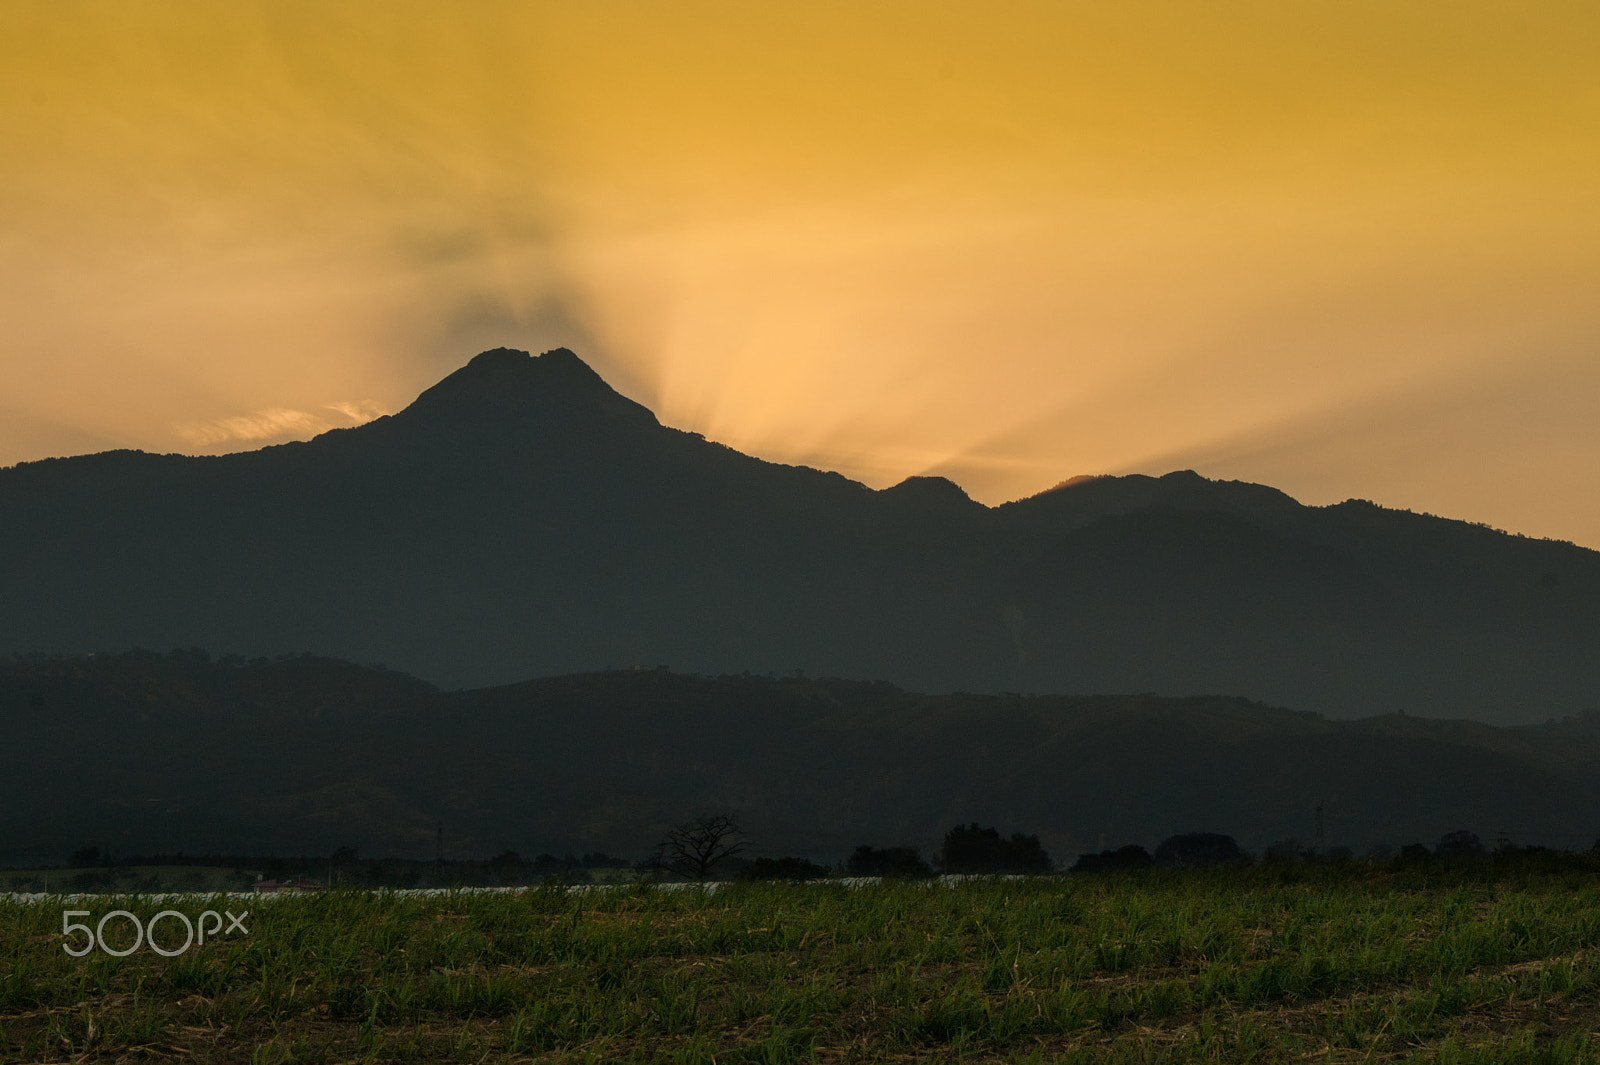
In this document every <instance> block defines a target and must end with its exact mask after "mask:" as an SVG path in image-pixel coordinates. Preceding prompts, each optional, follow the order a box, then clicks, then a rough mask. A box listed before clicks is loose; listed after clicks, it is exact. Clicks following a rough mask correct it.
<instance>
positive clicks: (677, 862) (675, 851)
mask: <svg viewBox="0 0 1600 1065" xmlns="http://www.w3.org/2000/svg"><path fill="white" fill-rule="evenodd" d="M748 846H750V841H749V840H747V839H745V838H744V833H743V832H742V831H740V829H739V826H738V824H737V823H735V822H734V820H733V818H731V817H729V816H728V815H727V814H715V815H713V816H710V817H702V818H699V819H698V820H695V821H686V822H684V823H683V824H681V825H674V826H673V827H672V829H671V831H669V832H668V833H667V835H666V838H665V839H663V840H662V841H661V843H660V844H659V845H658V846H657V847H656V856H655V861H654V862H653V863H652V864H654V865H655V866H656V867H657V868H658V869H667V870H670V871H672V872H674V873H677V874H678V875H679V876H686V877H688V878H690V879H691V880H693V881H694V882H695V883H697V884H703V883H705V882H706V877H708V876H710V875H711V869H712V867H713V866H715V865H717V864H718V863H719V862H722V861H725V860H727V859H729V858H732V857H733V856H734V855H736V854H739V853H740V852H741V851H743V850H744V849H745V848H746V847H748Z"/></svg>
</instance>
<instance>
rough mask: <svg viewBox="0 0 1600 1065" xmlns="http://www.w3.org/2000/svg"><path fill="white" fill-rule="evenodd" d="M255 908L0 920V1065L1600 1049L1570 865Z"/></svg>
mask: <svg viewBox="0 0 1600 1065" xmlns="http://www.w3.org/2000/svg"><path fill="white" fill-rule="evenodd" d="M169 905H170V904H159V905H156V904H147V903H141V902H140V901H138V900H137V899H131V900H120V901H119V902H117V903H115V904H113V902H112V901H111V900H105V901H97V902H96V903H94V904H90V903H74V904H73V907H72V908H74V909H83V908H89V909H91V911H92V913H93V917H92V920H98V918H99V916H100V915H101V914H103V913H104V912H107V911H109V910H111V909H113V908H115V907H116V906H124V907H125V908H127V909H131V910H133V911H135V912H136V913H140V914H141V915H142V916H143V917H145V918H148V917H149V916H151V915H153V914H154V912H155V911H156V910H157V909H161V908H167V907H168V906H169ZM243 905H248V906H249V908H250V909H251V916H250V918H249V919H248V920H247V922H246V923H247V924H248V925H249V927H250V935H249V936H248V937H246V938H241V937H239V936H237V935H236V936H234V937H232V938H231V939H228V938H222V939H218V940H216V941H214V942H211V943H208V944H207V945H206V946H205V948H204V949H193V950H191V951H190V952H189V953H188V954H185V955H183V956H181V957H177V958H171V959H164V958H161V957H159V956H157V955H154V954H151V953H150V952H149V951H147V950H146V951H140V952H139V953H136V954H134V955H131V956H129V957H127V958H120V959H119V958H112V957H108V956H106V955H104V954H100V953H98V952H97V953H95V954H93V955H91V956H89V957H85V958H83V959H74V958H71V957H69V956H67V955H66V954H65V952H64V951H63V950H62V947H61V942H62V941H61V936H60V928H61V914H60V908H59V907H57V906H54V905H51V906H42V905H19V904H10V903H7V904H0V1061H68V1060H72V1061H77V1060H106V1061H112V1060H122V1059H131V1058H134V1057H143V1058H151V1059H158V1060H159V1059H169V1060H178V1059H182V1060H186V1061H204V1060H214V1061H241V1062H244V1061H250V1062H274V1063H276V1062H302V1061H348V1060H381V1061H391V1060H393V1061H421V1060H429V1061H432V1060H454V1061H463V1062H477V1061H486V1060H487V1061H507V1060H551V1061H617V1060H623V1061H641V1062H644V1061H674V1062H677V1061H682V1062H712V1061H716V1062H723V1063H726V1062H792V1061H813V1060H816V1061H913V1060H915V1061H926V1060H944V1061H949V1062H956V1061H974V1062H975V1061H1040V1062H1045V1061H1052V1062H1053V1061H1081V1062H1091V1061H1092V1062H1102V1061H1110V1062H1167V1061H1170V1062H1199V1061H1206V1062H1222V1061H1227V1062H1232V1061H1299V1060H1312V1061H1319V1062H1326V1061H1333V1062H1379V1061H1426V1062H1451V1063H1456V1062H1460V1063H1466V1062H1496V1063H1516V1062H1577V1061H1591V1060H1593V1061H1600V1037H1596V1036H1594V1035H1592V1034H1591V1033H1594V1032H1596V1031H1600V952H1597V950H1596V947H1597V945H1600V878H1596V876H1595V875H1594V873H1592V872H1591V871H1588V870H1587V869H1585V868H1580V867H1577V866H1574V867H1572V868H1569V869H1561V868H1546V869H1543V870H1540V869H1507V868H1499V867H1494V866H1492V865H1491V864H1490V863H1482V864H1480V865H1478V866H1471V867H1457V868H1453V869H1452V868H1449V867H1441V866H1437V865H1434V866H1426V867H1414V868H1404V867H1401V868H1367V867H1363V866H1355V865H1352V866H1348V867H1344V868H1314V867H1305V868H1289V869H1277V868H1272V867H1258V868H1252V869H1235V870H1218V871H1194V872H1186V873H1178V872H1152V873H1146V874H1128V875H1117V876H1105V877H1064V878H1039V879H1032V880H1020V881H972V882H967V883H964V884H961V885H958V886H944V885H937V884H904V883H903V884H884V885H880V886H874V887H865V888H846V887H842V886H839V885H832V884H811V885H803V886H800V885H796V886H791V885H746V884H736V885H728V886H725V887H723V888H722V889H721V890H718V891H716V892H714V893H709V894H708V893H704V892H701V891H699V890H694V889H689V890H679V891H662V890H658V889H653V888H650V887H647V886H641V887H635V888H628V889H621V890H614V891H588V892H582V893H576V894H574V893H568V892H567V891H566V890H564V889H558V888H545V889H535V890H532V891H530V892H528V893H527V894H524V895H509V896H508V895H497V896H496V895H469V894H463V895H455V896H448V897H440V898H405V897H397V896H394V895H384V894H365V893H358V892H339V891H336V892H332V893H324V894H320V895H311V896H301V897H294V898H278V899H273V900H270V901H267V900H260V901H258V900H250V901H249V902H246V903H241V901H240V900H218V901H217V902H216V903H215V904H213V908H216V909H218V910H221V909H224V908H230V909H233V910H234V911H235V912H238V911H239V910H240V909H241V908H242V906H243ZM177 908H180V909H183V910H184V911H185V912H186V913H189V914H190V916H191V917H193V916H194V915H196V914H198V913H199V911H200V910H202V909H204V908H207V904H206V903H204V902H203V901H199V900H196V901H195V902H193V903H186V904H183V905H181V906H179V907H177ZM168 934H172V933H171V931H169V932H168Z"/></svg>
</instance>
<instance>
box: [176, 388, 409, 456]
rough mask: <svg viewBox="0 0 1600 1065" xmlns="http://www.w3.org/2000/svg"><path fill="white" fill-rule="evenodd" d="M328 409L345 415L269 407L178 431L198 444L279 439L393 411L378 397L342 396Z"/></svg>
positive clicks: (297, 437)
mask: <svg viewBox="0 0 1600 1065" xmlns="http://www.w3.org/2000/svg"><path fill="white" fill-rule="evenodd" d="M324 407H325V409H327V410H331V411H335V412H336V413H338V414H341V415H343V416H344V418H343V419H342V420H339V421H335V420H330V419H329V418H327V417H324V416H323V415H320V414H312V413H310V412H308V411H303V410H293V409H290V408H288V407H269V408H267V409H265V410H258V411H255V412H254V413H251V414H239V415H235V416H233V417H231V418H218V419H217V420H216V421H211V422H195V423H190V424H187V425H180V426H177V427H176V428H177V433H178V435H179V436H181V437H182V438H183V439H184V440H186V441H188V442H189V443H190V444H191V445H193V446H194V447H201V448H206V447H214V446H216V445H218V444H227V443H234V442H239V443H260V442H268V441H279V440H303V439H305V438H307V437H312V436H316V435H317V434H318V433H325V432H327V431H328V430H329V429H337V428H342V427H346V426H348V425H349V424H354V425H362V424H364V423H366V422H370V421H372V420H373V419H374V418H380V417H382V416H383V415H385V414H388V413H389V412H388V411H387V410H385V409H384V407H383V405H382V404H380V403H379V402H378V401H377V400H372V399H356V400H349V399H345V400H339V401H338V402H335V403H328V404H325V405H324Z"/></svg>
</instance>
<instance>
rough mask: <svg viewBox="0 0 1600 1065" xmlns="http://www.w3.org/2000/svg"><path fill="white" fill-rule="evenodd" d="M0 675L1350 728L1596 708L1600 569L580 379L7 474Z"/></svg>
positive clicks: (477, 366) (1455, 530)
mask: <svg viewBox="0 0 1600 1065" xmlns="http://www.w3.org/2000/svg"><path fill="white" fill-rule="evenodd" d="M0 589H3V591H4V594H3V595H0V649H15V650H19V651H36V650H37V651H50V652H58V651H59V652H85V651H91V650H102V649H113V650H114V649H122V648H127V647H132V646H144V647H156V648H168V647H188V646H205V647H208V648H210V649H212V650H215V651H222V652H238V653H242V654H246V655H251V656H253V655H258V654H273V653H282V652H292V651H299V650H302V649H311V650H315V651H317V652H319V653H327V654H334V655H338V656H341V657H346V658H350V659H354V660H356V661H363V662H374V661H376V662H384V663H387V664H389V665H392V666H395V667H398V668H402V669H405V670H407V671H409V672H412V673H416V674H418V675H421V676H425V677H427V678H429V679H430V680H432V681H434V682H435V683H438V684H441V685H444V686H447V687H454V686H462V685H482V684H490V683H499V682H507V681H511V680H515V679H519V678H523V677H527V676H536V675H549V674H558V673H566V672H573V671H583V670H596V669H604V668H606V667H610V666H624V665H639V664H643V665H656V664H660V663H669V664H671V665H673V666H675V667H678V668H681V669H686V670H693V671H703V672H710V673H720V672H738V671H742V670H753V671H757V672H767V671H776V672H783V673H787V672H790V671H792V670H796V669H802V670H806V671H809V672H811V673H812V674H826V675H835V676H846V677H857V678H862V679H879V678H882V679H887V680H891V681H893V682H895V683H898V684H902V685H905V686H907V687H910V688H915V689H918V690H925V691H951V690H961V689H965V690H974V691H985V690H987V691H998V690H1019V691H1030V690H1031V691H1055V692H1076V693H1090V692H1119V691H1150V692H1157V693H1161V694H1169V695H1186V694H1194V693H1212V692H1216V693H1224V694H1230V695H1234V694H1237V695H1244V696H1248V697H1251V698H1256V699H1261V700H1265V701H1268V702H1273V703H1278V704H1283V705H1293V706H1296V707H1301V708H1305V709H1310V710H1316V711H1319V712H1323V713H1327V714H1330V715H1335V716H1354V715H1365V714H1375V713H1384V712H1389V711H1393V710H1396V709H1401V708H1403V709H1406V710H1407V711H1409V712H1411V713H1413V714H1419V713H1420V714H1433V715H1438V716H1469V717H1476V718H1481V719H1483V720H1489V721H1502V722H1506V721H1529V720H1543V719H1545V718H1547V717H1551V716H1561V715H1564V714H1570V713H1575V712H1578V711H1580V710H1582V709H1584V708H1586V707H1590V706H1600V555H1597V554H1596V553H1595V552H1592V551H1587V550H1584V549H1581V548H1576V547H1573V546H1572V545H1568V544H1556V543H1549V542H1544V541H1531V540H1524V539H1520V538H1516V537H1510V536H1506V535H1504V534H1500V533H1495V532H1492V531H1490V530H1486V529H1481V528H1477V527H1474V526H1470V525H1467V524H1466V523H1461V522H1449V521H1444V520H1442V519H1436V518H1430V517H1424V516H1418V515H1412V514H1407V513H1403V512H1394V511H1386V510H1382V509H1381V508H1377V507H1373V506H1371V505H1370V504H1359V503H1349V504H1341V505H1340V506H1336V507H1328V508H1311V507H1303V506H1301V505H1299V504H1298V503H1296V502H1295V501H1294V500H1292V499H1290V498H1289V497H1287V496H1285V495H1283V494H1282V493H1280V492H1277V491H1275V490H1273V489H1270V488H1265V487H1262V486H1257V485H1246V484H1240V483H1236V482H1231V483H1222V482H1211V481H1206V480H1204V479H1203V478H1200V477H1197V476H1195V475H1194V474H1192V473H1183V474H1172V475H1168V476H1166V477H1161V478H1149V477H1125V478H1101V479H1095V480H1089V481H1084V482H1080V483H1075V484H1071V485H1067V486H1064V487H1062V488H1060V489H1057V490H1055V491H1052V492H1047V493H1044V494H1042V495H1040V496H1036V497H1033V498H1031V499H1027V500H1022V501H1019V502H1016V503H1010V504H1006V505H1004V506H1001V507H995V508H988V507H984V506H982V505H980V504H978V503H975V502H973V501H972V500H970V499H969V498H967V497H966V495H965V494H964V493H962V492H961V490H960V489H959V488H958V487H956V486H955V485H953V484H950V483H949V482H948V481H944V480H942V479H938V478H912V479H911V480H909V481H907V482H906V483H904V484H901V485H898V486H896V487H894V488H890V489H887V490H884V491H873V490H871V489H869V488H867V487H866V486H864V485H861V484H858V483H855V482H852V481H850V480H848V479H846V478H844V477H842V476H840V475H838V474H834V473H824V472H820V471H817V470H812V469H807V468H804V467H792V466H783V465H778V464H773V463H768V462H763V461H761V460H758V459H755V458H751V457H749V456H745V455H741V454H739V453H737V452H735V451H733V450H731V449H729V448H726V447H723V446H721V445H718V444H715V443H711V442H708V441H706V440H704V439H701V438H700V437H698V436H697V435H695V434H692V433H686V432H682V431H679V430H676V429H672V428H668V427H664V426H662V425H660V424H659V423H658V422H657V420H656V419H655V417H654V416H653V415H652V414H651V413H650V412H649V411H648V410H646V409H645V408H644V407H642V406H640V405H638V404H636V403H634V402H632V401H631V400H628V399H626V398H625V397H622V396H620V395H618V394H617V393H616V392H615V391H613V390H612V389H611V388H610V387H609V386H607V385H606V384H605V382H604V381H602V380H601V379H600V378H599V377H598V376H597V375H596V374H595V373H594V372H593V371H592V370H591V369H589V367H587V366H586V365H584V363H583V362H582V361H581V360H580V359H579V358H578V357H577V356H576V355H574V354H572V353H571V352H568V351H565V350H557V351H553V352H549V353H546V354H544V355H541V356H539V357H537V358H535V357H531V356H529V355H528V354H527V353H524V352H515V351H509V350H506V349H499V350H496V351H491V352H485V353H484V354H482V355H479V356H478V357H476V358H474V359H473V360H472V361H471V362H470V363H469V364H468V365H467V366H465V367H463V368H462V369H461V370H459V371H457V372H456V373H454V374H452V375H450V376H449V377H448V378H446V379H445V380H444V381H442V382H440V383H439V384H438V385H436V386H434V387H433V388H431V389H429V390H428V391H427V392H425V393H423V394H422V395H421V396H420V397H418V399H417V400H416V402H414V403H413V404H412V405H411V406H409V407H408V408H406V409H405V410H404V411H401V412H400V413H399V414H396V415H393V416H390V417H386V418H381V419H378V420H377V421H375V422H372V423H369V424H367V425H364V426H361V427H359V428H355V429H346V430H338V431H334V432H330V433H326V434H324V435H322V436H320V437H317V438H316V439H315V440H312V441H309V442H306V443H296V444H287V445H282V446H279V447H270V448H264V449H261V450H259V451H254V452H246V453H242V454H236V455H226V456H219V457H205V458H190V457H183V456H173V455H167V456H154V455H145V454H141V453H137V452H112V453H107V454H102V455H90V456H83V457H79V458H72V459H57V460H50V461H46V462H38V463H29V464H24V465H21V466H17V467H12V468H10V469H6V470H0Z"/></svg>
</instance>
